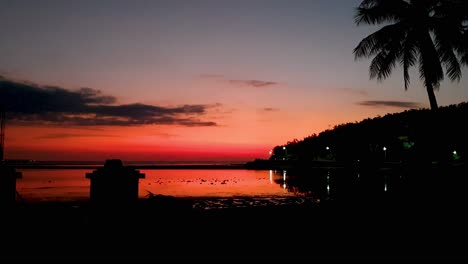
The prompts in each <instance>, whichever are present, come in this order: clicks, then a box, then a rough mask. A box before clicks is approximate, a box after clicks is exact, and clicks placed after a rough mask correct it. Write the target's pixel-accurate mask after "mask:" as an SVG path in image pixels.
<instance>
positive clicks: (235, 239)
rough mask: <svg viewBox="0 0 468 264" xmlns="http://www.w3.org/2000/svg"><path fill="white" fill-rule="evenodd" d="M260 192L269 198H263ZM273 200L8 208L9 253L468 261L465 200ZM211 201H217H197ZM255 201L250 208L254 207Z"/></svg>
mask: <svg viewBox="0 0 468 264" xmlns="http://www.w3.org/2000/svg"><path fill="white" fill-rule="evenodd" d="M259 200H261V199H259ZM298 201H299V200H296V202H294V200H293V201H290V202H287V203H286V202H284V203H282V204H281V203H277V204H275V203H274V202H271V203H267V202H265V203H264V204H261V203H257V206H255V201H246V200H245V199H243V198H238V201H237V202H238V204H243V205H242V206H224V207H223V206H218V207H216V206H213V204H210V203H221V204H224V205H228V204H229V203H231V204H233V205H234V204H236V203H234V202H235V200H230V201H229V200H225V201H216V200H213V199H208V198H207V199H205V200H204V199H199V198H197V199H193V198H174V197H170V196H158V197H153V198H152V199H141V200H140V201H139V202H138V204H137V205H134V206H131V207H125V206H120V205H114V206H105V207H96V206H92V205H91V204H89V203H88V202H70V203H39V204H29V205H20V206H17V207H16V208H15V209H12V210H7V211H5V214H2V229H3V230H2V238H3V241H6V243H5V244H4V246H2V247H1V250H0V253H1V254H0V259H2V260H23V261H24V260H31V261H34V262H36V261H39V260H60V261H83V262H87V261H90V260H112V261H117V260H127V261H134V260H172V261H176V260H188V261H193V260H217V261H218V260H221V261H228V260H234V261H247V260H252V261H255V260H281V261H293V260H323V261H329V260H345V261H351V260H376V261H378V260H386V261H388V260H390V261H392V260H394V261H401V260H425V261H429V260H468V252H467V251H466V248H467V242H466V237H467V235H468V230H467V229H468V225H467V224H466V223H467V220H468V219H467V217H466V216H465V214H464V212H463V210H460V209H461V207H460V206H463V204H462V203H461V202H458V201H454V202H453V203H447V201H442V200H436V199H434V200H433V201H426V200H413V201H405V202H402V201H378V202H377V201H367V202H365V203H359V204H356V203H350V202H336V201H321V202H320V203H316V202H311V201H307V202H298ZM201 202H204V204H208V205H210V206H211V207H210V206H206V207H205V208H203V207H200V206H199V207H197V206H196V205H197V204H200V203H201ZM248 204H251V206H247V205H248Z"/></svg>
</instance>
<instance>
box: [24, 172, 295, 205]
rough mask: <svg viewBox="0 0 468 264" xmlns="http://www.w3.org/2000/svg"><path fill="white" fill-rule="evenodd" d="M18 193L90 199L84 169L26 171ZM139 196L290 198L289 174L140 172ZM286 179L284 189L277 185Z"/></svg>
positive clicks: (34, 198) (41, 198)
mask: <svg viewBox="0 0 468 264" xmlns="http://www.w3.org/2000/svg"><path fill="white" fill-rule="evenodd" d="M20 171H21V172H22V174H23V178H22V179H18V180H17V191H18V193H19V194H20V195H21V197H22V198H23V199H24V200H25V201H70V200H87V199H89V186H90V182H89V179H86V178H85V174H86V173H89V172H91V171H92V170H82V169H76V170H75V169H55V170H49V169H23V170H20ZM141 172H142V173H144V174H145V176H146V177H145V178H144V179H140V181H139V196H140V197H146V196H147V195H148V194H150V193H152V194H154V195H158V194H160V195H170V196H174V197H235V196H245V197H291V196H294V193H291V192H289V191H288V190H287V189H286V188H285V186H286V174H283V175H278V174H276V173H274V172H273V171H263V170H262V171H260V170H258V171H257V170H238V169H236V170H188V169H184V170H141ZM279 179H283V180H282V182H283V186H281V185H278V184H275V182H276V181H278V180H279Z"/></svg>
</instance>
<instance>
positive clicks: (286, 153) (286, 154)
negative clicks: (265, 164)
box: [283, 146, 288, 160]
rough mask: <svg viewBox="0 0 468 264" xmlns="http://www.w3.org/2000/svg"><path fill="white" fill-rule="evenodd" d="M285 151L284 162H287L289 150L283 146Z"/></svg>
mask: <svg viewBox="0 0 468 264" xmlns="http://www.w3.org/2000/svg"><path fill="white" fill-rule="evenodd" d="M283 150H284V157H283V160H285V159H286V157H287V156H288V150H287V149H286V147H285V146H283Z"/></svg>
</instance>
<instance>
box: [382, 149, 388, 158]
mask: <svg viewBox="0 0 468 264" xmlns="http://www.w3.org/2000/svg"><path fill="white" fill-rule="evenodd" d="M382 149H383V151H384V161H386V160H387V147H383V148H382Z"/></svg>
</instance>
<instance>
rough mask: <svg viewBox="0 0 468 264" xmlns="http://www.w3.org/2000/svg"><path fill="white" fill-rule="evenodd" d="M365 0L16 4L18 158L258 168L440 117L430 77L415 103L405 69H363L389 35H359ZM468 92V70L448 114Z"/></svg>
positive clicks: (12, 10)
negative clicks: (400, 121) (367, 55)
mask: <svg viewBox="0 0 468 264" xmlns="http://www.w3.org/2000/svg"><path fill="white" fill-rule="evenodd" d="M360 2H361V0H316V1H315V0H314V1H292V2H290V1H276V0H271V1H253V2H251V1H204V0H200V1H196V4H195V1H193V3H192V1H149V2H144V3H143V2H138V1H136V2H133V1H128V2H126V1H123V2H122V1H116V2H112V4H109V3H111V2H106V1H77V2H76V3H74V4H73V5H70V4H69V3H68V2H66V1H63V2H62V1H51V0H50V1H49V0H44V1H10V2H8V3H4V4H3V5H2V8H1V9H0V17H2V23H0V31H1V32H2V34H3V35H4V36H8V38H3V39H2V41H1V42H0V61H1V64H0V86H1V87H0V103H2V100H4V101H3V103H5V104H10V107H12V109H13V111H12V112H14V113H8V114H7V117H8V120H7V128H6V137H5V158H7V159H36V160H104V159H107V158H121V159H125V160H225V161H229V160H231V161H235V160H237V161H247V160H252V159H254V158H267V157H268V152H269V151H270V150H271V149H272V148H273V147H274V146H277V145H282V144H286V143H287V142H288V141H291V140H293V139H302V138H304V137H306V136H309V135H311V134H313V133H320V132H321V131H323V130H325V129H328V128H332V127H333V126H335V125H338V124H342V123H346V122H355V121H360V120H362V119H365V118H369V117H375V116H378V115H381V116H382V115H385V114H386V113H392V112H401V111H404V110H407V109H411V108H422V107H426V108H427V107H428V99H427V93H426V91H425V88H424V86H423V85H422V83H421V82H420V81H419V80H418V79H419V73H418V71H417V67H415V68H412V69H411V71H410V74H411V78H412V79H411V85H410V87H409V89H408V90H407V91H405V89H404V83H403V74H402V71H401V69H399V68H396V69H395V70H394V71H393V72H392V75H391V76H390V77H389V78H388V79H386V80H384V81H383V82H377V81H375V80H369V63H370V60H365V59H364V60H361V61H356V60H355V59H354V55H353V49H354V47H356V45H357V44H358V43H359V41H360V40H361V39H363V38H364V37H366V36H367V35H369V34H370V33H371V32H373V31H375V30H376V28H375V27H365V26H362V27H361V26H360V27H357V26H356V25H355V23H354V19H353V16H354V11H355V8H356V7H357V6H358V5H359V3H360ZM38 10H39V11H38ZM13 25H14V26H13ZM467 83H468V74H467V73H466V67H465V68H463V78H462V79H461V80H460V82H459V83H457V82H455V83H451V82H449V81H444V82H442V83H441V88H440V90H439V91H437V92H436V96H437V99H438V103H439V105H440V106H444V105H449V104H456V103H460V102H464V101H468V89H466V87H467ZM50 86H53V87H55V88H57V89H55V88H50ZM83 88H85V89H83ZM54 89H55V90H54ZM19 91H21V92H19ZM70 98H73V99H70ZM15 111H16V112H15ZM89 117H93V118H89Z"/></svg>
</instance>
